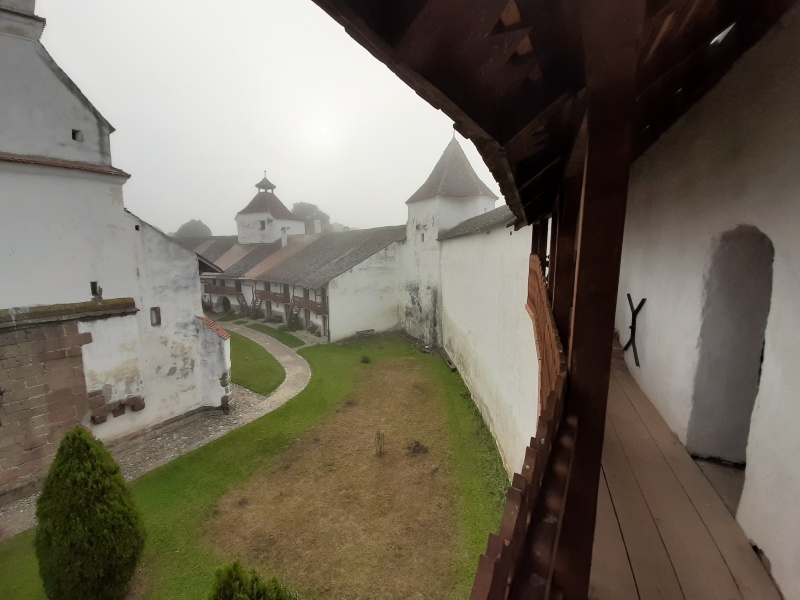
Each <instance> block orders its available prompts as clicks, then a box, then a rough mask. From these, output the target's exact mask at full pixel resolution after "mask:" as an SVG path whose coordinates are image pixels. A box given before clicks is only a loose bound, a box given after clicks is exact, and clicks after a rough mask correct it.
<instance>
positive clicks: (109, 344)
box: [78, 315, 144, 438]
mask: <svg viewBox="0 0 800 600" xmlns="http://www.w3.org/2000/svg"><path fill="white" fill-rule="evenodd" d="M78 331H79V332H80V333H87V332H88V333H91V334H92V343H91V344H86V345H85V346H83V348H82V350H81V354H82V356H83V372H84V378H85V380H86V389H87V391H89V392H94V391H98V390H100V391H102V392H103V396H104V398H105V401H106V403H108V402H114V401H116V400H123V399H125V398H128V397H131V396H144V382H143V380H142V373H141V367H140V364H139V360H140V357H141V356H142V348H141V345H140V344H139V328H138V325H137V323H136V316H135V315H128V316H124V317H112V318H109V319H100V320H96V321H81V322H79V323H78ZM117 421H118V423H116V427H107V426H106V424H100V425H97V426H93V427H95V428H96V431H95V433H96V434H97V435H98V436H103V437H106V438H107V437H108V436H107V434H112V435H113V432H114V430H115V429H117V430H120V429H121V430H123V431H124V430H126V429H128V428H129V427H130V425H131V423H130V420H129V419H127V414H126V418H125V419H122V420H121V421H119V419H117ZM84 424H85V425H90V422H89V415H86V420H85V423H84Z"/></svg>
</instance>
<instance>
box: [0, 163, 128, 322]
mask: <svg viewBox="0 0 800 600" xmlns="http://www.w3.org/2000/svg"><path fill="white" fill-rule="evenodd" d="M123 182H124V179H122V178H120V177H112V176H109V175H96V174H92V173H86V172H82V171H70V170H66V169H56V168H53V167H43V166H36V165H23V164H14V163H6V162H0V190H2V209H3V218H0V239H1V240H2V244H0V260H1V261H2V274H3V281H4V282H5V284H4V285H2V286H0V306H2V307H7V308H10V307H14V306H34V305H48V304H61V303H71V302H86V301H88V300H91V299H92V295H91V287H90V282H92V281H96V282H98V284H99V285H100V287H102V288H103V297H105V298H127V297H133V296H135V293H136V283H135V281H134V270H135V265H134V256H133V254H132V252H131V250H130V247H129V244H128V243H127V240H129V238H130V231H129V227H128V224H127V220H126V219H125V213H124V211H123V206H122V184H123ZM130 230H132V227H130ZM13 282H18V283H19V285H11V284H12V283H13Z"/></svg>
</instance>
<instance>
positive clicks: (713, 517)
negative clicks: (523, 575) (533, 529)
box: [590, 364, 780, 600]
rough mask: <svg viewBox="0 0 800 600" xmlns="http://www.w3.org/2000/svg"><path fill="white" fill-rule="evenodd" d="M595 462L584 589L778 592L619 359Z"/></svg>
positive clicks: (729, 596)
mask: <svg viewBox="0 0 800 600" xmlns="http://www.w3.org/2000/svg"><path fill="white" fill-rule="evenodd" d="M602 462H603V473H602V477H601V479H600V489H599V493H598V501H597V526H596V529H595V545H594V557H593V563H592V575H591V590H590V598H592V599H594V600H629V599H631V600H635V599H637V598H638V599H642V600H650V599H652V598H665V599H675V600H681V599H684V598H685V599H687V600H705V599H721V600H751V599H752V600H780V595H779V594H778V591H777V590H776V588H775V586H774V585H773V583H772V581H771V580H770V578H769V575H768V574H767V572H766V570H765V569H764V567H763V566H762V564H761V562H760V561H759V560H758V557H757V556H756V554H755V552H754V551H753V550H752V549H751V547H750V544H749V542H748V540H747V538H746V536H745V535H744V532H743V531H742V529H741V527H739V525H738V523H736V521H735V520H734V518H733V517H732V516H731V514H730V512H728V510H727V509H726V508H725V505H724V504H723V502H722V500H721V499H720V498H719V496H717V494H716V492H715V491H714V489H713V488H712V487H711V484H710V483H709V482H708V480H707V479H706V478H705V476H704V475H703V474H702V472H701V471H700V469H699V468H698V467H697V465H695V463H694V461H692V459H691V457H690V456H689V454H688V453H687V452H686V450H685V449H684V448H683V446H682V445H681V443H680V442H679V440H678V439H677V437H675V435H674V434H673V433H672V432H671V431H670V429H669V427H667V424H666V423H665V422H664V420H663V419H662V418H661V416H660V415H659V414H658V412H657V411H656V409H655V408H654V407H653V405H652V404H651V403H650V401H649V400H648V399H647V397H646V396H645V395H644V394H643V393H642V391H641V389H639V386H638V385H637V384H636V382H635V381H634V379H633V378H632V377H631V376H630V374H629V373H628V372H627V371H626V370H625V368H624V367H622V366H619V365H618V364H617V365H615V366H614V367H613V368H612V372H611V382H610V384H609V395H608V416H607V419H606V434H605V444H604V447H603V461H602Z"/></svg>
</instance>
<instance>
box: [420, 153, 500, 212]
mask: <svg viewBox="0 0 800 600" xmlns="http://www.w3.org/2000/svg"><path fill="white" fill-rule="evenodd" d="M435 196H444V197H446V198H469V197H472V196H487V197H489V198H495V199H497V196H496V195H495V194H494V193H492V190H490V189H489V188H488V187H486V184H485V183H483V182H482V181H481V180H480V177H478V174H477V173H476V172H475V170H474V169H473V168H472V165H471V164H469V160H468V159H467V155H466V154H464V150H462V149H461V145H460V144H459V143H458V140H456V138H455V137H454V138H453V139H452V140H450V143H449V144H447V148H445V149H444V152H443V153H442V157H441V158H440V159H439V162H437V163H436V166H435V167H433V171H432V172H431V174H430V175H429V176H428V179H427V180H426V181H425V183H423V184H422V187H420V188H419V189H418V190H417V191H416V192H414V193H413V194H412V195H411V197H410V198H409V199H408V200H406V204H411V203H412V202H420V201H421V200H427V199H428V198H433V197H435Z"/></svg>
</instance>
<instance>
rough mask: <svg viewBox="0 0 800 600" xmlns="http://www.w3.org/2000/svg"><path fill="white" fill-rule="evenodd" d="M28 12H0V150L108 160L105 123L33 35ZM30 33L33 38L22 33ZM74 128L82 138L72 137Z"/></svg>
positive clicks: (108, 131)
mask: <svg viewBox="0 0 800 600" xmlns="http://www.w3.org/2000/svg"><path fill="white" fill-rule="evenodd" d="M34 24H35V25H36V27H35V29H41V24H40V23H38V22H35V21H33V20H31V19H29V18H27V17H22V16H19V17H17V16H14V15H11V14H9V13H2V14H0V81H2V82H14V85H0V123H2V124H3V125H2V127H0V151H3V152H12V153H15V154H32V155H38V156H49V157H54V158H61V159H66V160H75V161H80V162H89V163H96V164H110V162H111V156H110V151H109V144H108V134H109V133H110V130H109V126H108V125H107V124H106V123H105V122H104V121H102V120H101V119H100V118H99V116H98V115H97V114H96V113H95V112H93V111H92V110H91V109H90V108H89V106H87V103H86V101H85V100H84V99H83V98H82V97H81V96H80V92H78V91H77V88H76V87H75V84H74V83H72V81H70V80H69V78H68V77H67V76H66V75H65V74H64V73H63V71H61V69H59V68H58V66H57V65H56V64H55V62H53V60H52V58H50V56H49V55H48V54H47V52H46V50H45V49H44V47H43V46H42V44H41V43H40V42H39V41H38V35H36V32H35V31H29V30H30V27H31V25H34ZM28 36H32V38H33V39H27V37H28ZM73 129H75V130H78V131H80V132H81V135H82V137H83V140H82V141H76V140H73V139H72V130H73Z"/></svg>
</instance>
